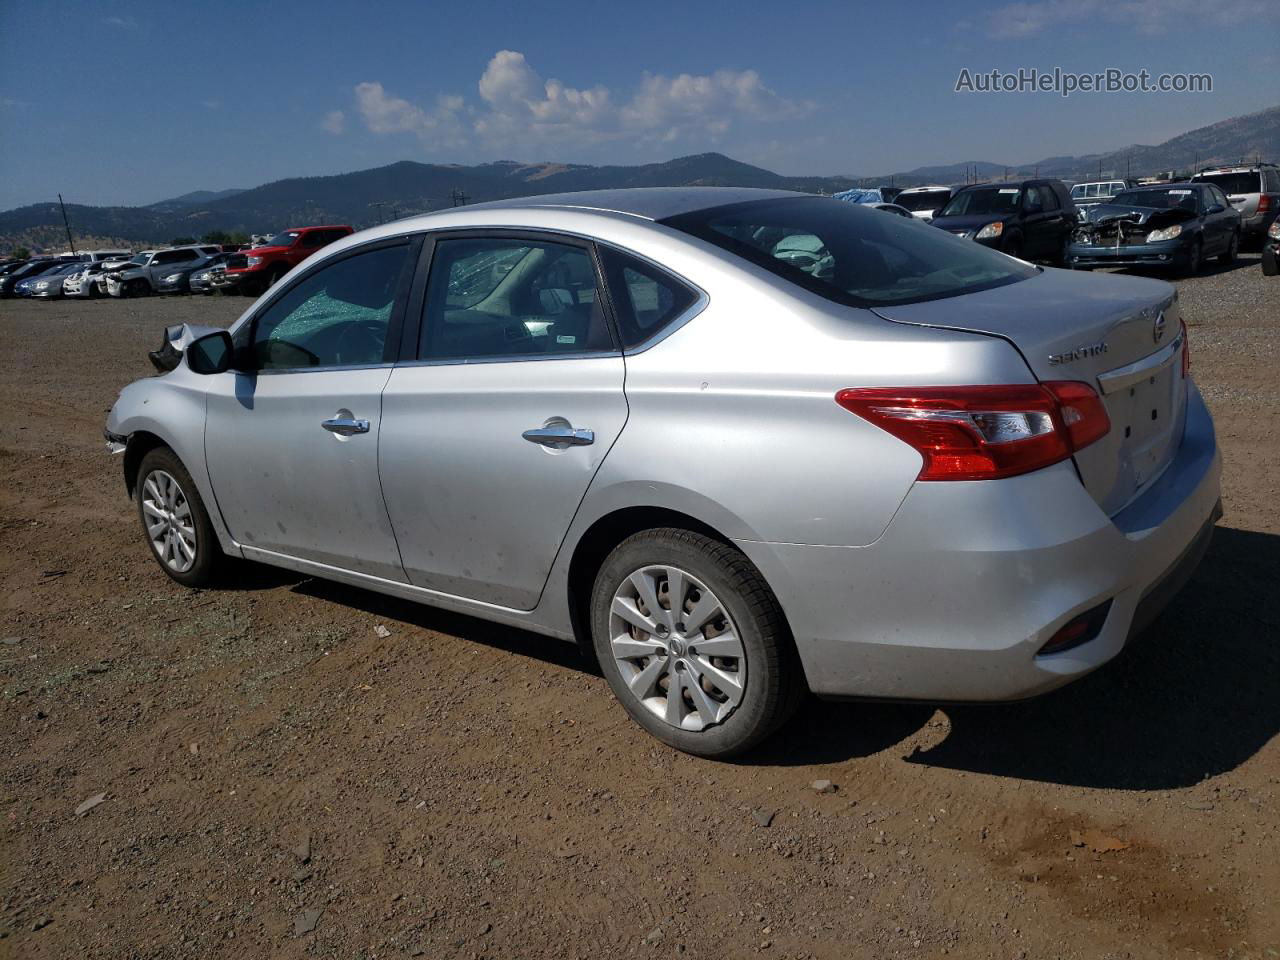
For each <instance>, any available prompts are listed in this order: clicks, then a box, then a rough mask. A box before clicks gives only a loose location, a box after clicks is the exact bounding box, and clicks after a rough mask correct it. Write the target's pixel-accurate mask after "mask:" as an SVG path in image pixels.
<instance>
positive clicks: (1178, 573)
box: [106, 187, 1221, 757]
mask: <svg viewBox="0 0 1280 960" xmlns="http://www.w3.org/2000/svg"><path fill="white" fill-rule="evenodd" d="M802 247H809V248H811V249H813V251H814V252H815V253H818V254H819V256H817V257H815V258H813V259H811V260H810V261H808V263H807V266H805V265H800V264H798V263H794V262H792V261H790V260H789V259H787V258H782V257H779V256H778V252H779V251H785V250H789V249H796V248H802ZM762 304H765V305H767V307H768V308H767V309H761V305H762ZM411 305H412V306H411ZM164 345H165V350H167V351H168V352H170V353H179V352H180V354H179V356H178V358H177V361H178V362H176V363H175V364H173V367H174V368H173V369H171V370H169V371H168V372H167V373H164V374H163V375H161V376H156V377H149V378H146V379H143V380H140V381H138V382H136V383H133V384H131V385H129V386H127V387H125V389H124V390H123V391H122V393H121V394H120V396H119V398H118V399H117V401H116V402H115V404H114V406H113V407H112V409H111V412H110V414H109V416H108V418H107V424H106V439H107V442H108V446H109V449H110V450H112V451H114V452H116V453H120V454H122V459H121V462H122V464H123V473H124V480H125V485H126V488H127V490H128V491H129V493H130V494H131V495H133V496H134V497H135V498H136V499H137V504H138V506H137V510H138V517H139V521H140V524H139V525H140V532H141V534H142V536H143V537H144V539H145V542H146V544H147V549H148V551H149V552H151V553H152V555H153V556H154V558H155V559H156V561H157V562H158V564H159V565H160V567H161V569H163V570H164V572H165V573H166V574H167V575H169V576H170V577H172V578H173V579H174V580H176V581H177V582H179V583H182V584H186V585H188V586H201V585H205V584H209V583H212V582H214V578H215V576H216V574H217V572H218V568H219V565H220V564H222V563H224V562H226V561H227V560H228V558H231V557H243V558H249V559H253V560H260V561H262V562H265V563H268V564H274V565H277V566H282V567H286V568H289V569H293V570H298V571H303V572H305V574H307V575H310V576H316V577H321V578H330V579H336V580H340V581H343V582H345V583H347V584H353V585H357V586H363V587H366V588H368V589H370V590H374V591H379V592H383V593H388V594H392V595H395V596H398V597H401V598H407V599H410V600H414V601H418V602H422V603H427V604H433V605H437V606H441V607H445V608H448V609H451V610H455V611H463V612H466V613H469V614H473V615H475V616H477V617H480V618H482V619H487V620H492V621H496V622H498V623H502V624H507V625H511V626H519V627H523V628H526V629H529V630H533V631H535V632H539V633H543V634H547V635H549V636H551V637H555V638H561V639H564V640H575V639H576V640H578V641H579V642H580V643H582V644H584V645H585V646H587V647H588V648H590V649H591V650H593V651H594V653H595V655H596V656H597V657H598V659H599V661H600V665H601V668H602V670H603V672H604V676H605V677H606V678H607V680H608V683H609V685H610V687H611V688H612V690H613V692H614V693H615V694H616V696H617V698H618V700H619V701H620V703H621V704H622V705H623V706H624V707H625V709H626V710H627V711H628V712H629V713H630V715H631V716H632V717H633V718H634V719H635V720H636V721H637V722H638V723H639V724H640V725H641V726H643V727H644V728H645V729H647V730H648V731H650V732H651V733H653V734H654V735H655V736H657V737H658V738H660V739H661V740H663V741H665V742H666V743H668V744H671V745H673V746H675V747H677V748H679V749H682V750H687V751H689V752H691V753H695V754H701V755H704V756H719V757H722V756H728V755H732V754H734V753H738V752H741V751H743V750H745V749H747V748H748V747H750V746H751V745H752V744H754V743H757V742H759V741H760V740H761V739H762V738H763V737H765V736H766V735H768V734H769V732H770V731H772V730H774V729H775V728H777V727H778V726H779V725H780V724H781V723H782V722H783V721H784V720H785V719H786V717H787V715H788V714H789V713H790V712H791V710H792V709H793V708H794V706H795V705H796V704H797V703H798V702H799V699H800V697H801V695H802V694H803V692H804V690H805V689H806V688H807V689H809V690H811V691H813V692H814V693H816V694H818V695H821V696H825V697H892V698H913V699H924V700H934V701H936V700H945V701H960V700H1015V699H1020V698H1023V697H1027V696H1031V695H1034V694H1038V693H1042V692H1045V691H1047V690H1050V689H1053V688H1055V687H1058V686H1060V685H1062V684H1064V683H1067V682H1069V681H1071V680H1073V679H1075V678H1077V677H1081V676H1083V675H1084V674H1087V673H1089V672H1090V671H1091V670H1093V669H1094V668H1096V667H1098V666H1100V665H1101V664H1103V663H1105V662H1106V661H1108V660H1110V659H1111V658H1112V657H1114V656H1115V655H1116V654H1118V653H1119V652H1120V651H1121V650H1122V649H1123V648H1124V646H1125V645H1126V643H1127V642H1128V638H1130V637H1131V636H1133V635H1134V634H1135V633H1137V632H1138V631H1139V630H1141V629H1142V628H1143V627H1144V626H1145V625H1146V624H1147V623H1149V622H1150V620H1151V618H1153V617H1154V616H1155V615H1156V614H1157V613H1158V612H1159V610H1160V609H1161V608H1162V607H1163V606H1164V604H1166V603H1167V602H1168V600H1169V598H1170V596H1171V595H1173V593H1174V592H1175V591H1176V590H1177V589H1178V587H1179V586H1180V585H1181V584H1182V583H1183V582H1184V581H1185V579H1186V578H1187V577H1188V576H1189V575H1190V572H1191V571H1192V570H1193V569H1194V568H1195V566H1196V564H1197V563H1198V562H1199V559H1200V557H1201V555H1202V554H1203V552H1204V550H1205V548H1206V546H1207V542H1208V539H1209V537H1210V535H1211V532H1212V529H1213V525H1214V522H1215V520H1216V518H1217V516H1218V515H1219V512H1220V510H1219V471H1220V463H1221V461H1220V457H1219V454H1218V448H1217V442H1216V440H1215V436H1214V429H1213V423H1212V420H1211V419H1210V416H1209V412H1208V410H1207V408H1206V407H1205V404H1204V402H1203V400H1202V399H1201V397H1200V394H1199V392H1198V391H1197V390H1196V387H1195V384H1194V382H1193V381H1192V379H1191V377H1190V374H1189V370H1188V353H1187V350H1186V330H1185V327H1184V324H1183V322H1182V317H1181V310H1180V307H1179V304H1178V300H1177V297H1176V294H1175V291H1174V289H1173V288H1172V287H1171V286H1169V285H1168V284H1166V283H1164V282H1163V281H1159V280H1154V279H1150V278H1144V277H1126V276H1111V275H1104V274H1080V273H1072V272H1070V271H1062V270H1041V269H1039V268H1037V267H1033V266H1031V265H1029V264H1026V263H1023V262H1021V261H1019V260H1015V259H1012V258H1010V257H1007V256H1003V255H1001V254H998V253H995V252H993V251H991V250H987V249H984V248H983V246H982V245H980V244H972V243H961V242H957V241H956V240H955V239H954V238H952V237H948V236H946V235H945V234H943V233H941V232H939V231H935V230H933V229H932V228H929V227H927V226H925V225H923V224H919V223H915V222H912V221H907V220H905V219H904V218H902V217H895V216H885V215H883V214H882V213H879V212H877V211H875V210H868V209H863V208H859V207H858V206H857V205H854V204H848V203H841V202H838V201H835V200H832V199H829V198H823V197H807V196H797V195H796V194H794V193H788V192H784V191H773V190H745V189H744V190H739V189H724V188H722V189H716V188H689V187H682V188H678V189H661V188H659V189H648V190H611V191H601V192H596V193H582V194H563V195H559V196H543V197H534V198H525V199H520V200H510V201H500V202H496V203H488V204H477V205H474V206H469V207H465V208H460V209H459V210H456V211H442V212H440V213H436V214H431V215H428V216H420V217H415V218H411V219H405V220H400V221H397V222H396V223H394V224H387V225H385V226H382V227H377V228H373V229H371V230H366V231H363V232H362V233H360V234H358V235H356V236H354V237H350V238H347V239H345V240H342V241H339V242H337V243H335V244H333V245H332V247H330V248H329V249H326V250H325V251H324V252H323V253H322V254H321V255H320V256H318V257H316V258H314V259H313V260H311V261H310V262H308V263H307V264H306V265H305V266H303V267H302V268H301V269H299V270H296V271H294V272H292V273H291V274H290V275H289V276H288V277H286V278H285V279H284V281H283V282H282V283H280V284H278V286H277V287H276V288H275V289H273V290H272V291H271V293H270V294H269V295H268V296H266V297H263V298H262V299H260V300H259V301H258V302H257V303H256V304H254V305H253V306H252V307H251V308H250V309H249V310H248V311H246V313H245V315H244V316H243V317H241V319H240V320H239V321H238V322H237V323H236V324H234V325H233V326H232V328H231V329H230V331H225V330H217V329H213V328H207V327H206V328H188V327H177V328H171V329H170V330H169V331H167V332H166V337H165V340H164ZM162 352H164V351H157V353H162ZM169 365H170V364H164V365H163V366H166V367H167V366H169ZM744 478H746V479H745V480H744ZM748 480H749V482H746V481H748ZM851 611H852V613H851ZM587 693H588V691H587V690H586V688H583V691H582V692H581V695H582V696H586V695H587ZM1063 722H1064V723H1069V722H1070V719H1069V718H1064V719H1063Z"/></svg>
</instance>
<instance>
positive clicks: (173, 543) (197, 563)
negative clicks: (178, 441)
mask: <svg viewBox="0 0 1280 960" xmlns="http://www.w3.org/2000/svg"><path fill="white" fill-rule="evenodd" d="M135 493H136V495H137V498H138V519H139V520H140V521H141V522H142V531H143V533H144V535H145V536H146V538H147V543H148V545H149V546H150V547H151V555H152V556H153V557H155V559H156V562H157V563H159V564H160V569H161V570H163V571H164V572H165V573H167V574H168V575H169V576H170V577H172V578H173V579H174V580H176V581H178V583H181V584H182V585H183V586H187V587H202V586H207V585H208V584H210V583H212V582H213V581H214V580H215V578H216V576H217V574H218V572H219V569H220V568H221V566H222V564H223V562H224V559H225V558H224V556H223V553H222V549H221V547H219V546H218V538H217V535H216V534H215V533H214V532H213V524H212V523H211V522H210V520H209V511H208V510H206V509H205V505H204V501H203V500H202V499H201V498H200V491H199V490H197V489H196V485H195V483H194V482H192V480H191V474H190V473H188V472H187V468H186V467H184V466H183V465H182V461H181V460H179V459H178V455H177V454H175V453H174V452H173V451H172V450H170V449H169V448H168V447H157V448H155V449H154V450H150V451H148V452H147V453H146V455H145V456H143V458H142V461H141V463H139V464H138V474H137V483H136V486H135Z"/></svg>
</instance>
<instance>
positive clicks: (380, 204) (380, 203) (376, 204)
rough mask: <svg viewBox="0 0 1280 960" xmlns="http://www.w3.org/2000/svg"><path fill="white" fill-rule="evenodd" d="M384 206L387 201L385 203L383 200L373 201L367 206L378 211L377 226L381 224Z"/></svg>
mask: <svg viewBox="0 0 1280 960" xmlns="http://www.w3.org/2000/svg"><path fill="white" fill-rule="evenodd" d="M386 205H387V201H385V200H375V201H373V203H371V204H369V206H371V207H377V209H378V223H379V224H381V223H382V222H383V220H382V208H383V207H385V206H386Z"/></svg>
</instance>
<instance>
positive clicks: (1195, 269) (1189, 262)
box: [1178, 240, 1204, 277]
mask: <svg viewBox="0 0 1280 960" xmlns="http://www.w3.org/2000/svg"><path fill="white" fill-rule="evenodd" d="M1201 251H1202V247H1201V245H1200V241H1199V240H1197V241H1196V242H1195V243H1193V244H1192V245H1191V248H1190V249H1189V250H1187V256H1186V259H1185V260H1183V261H1182V264H1181V266H1180V267H1179V270H1178V272H1179V273H1181V274H1182V275H1183V276H1184V277H1194V276H1195V275H1196V274H1197V273H1199V272H1200V266H1201V264H1202V263H1203V262H1204V258H1203V257H1202V256H1201Z"/></svg>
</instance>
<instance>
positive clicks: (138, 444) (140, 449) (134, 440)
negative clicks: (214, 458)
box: [123, 430, 189, 500]
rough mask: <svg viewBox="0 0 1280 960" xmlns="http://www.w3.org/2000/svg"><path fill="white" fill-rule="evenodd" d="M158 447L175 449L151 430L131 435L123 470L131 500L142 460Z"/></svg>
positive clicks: (125, 452) (127, 444) (126, 444)
mask: <svg viewBox="0 0 1280 960" xmlns="http://www.w3.org/2000/svg"><path fill="white" fill-rule="evenodd" d="M157 447H169V449H171V450H172V449H173V447H172V446H170V444H169V442H168V441H167V440H165V439H164V438H163V437H161V436H159V435H158V434H155V433H152V432H151V431H149V430H135V431H134V432H133V433H131V434H129V439H128V441H127V442H126V443H125V448H124V463H123V469H124V486H125V489H126V490H127V491H128V492H129V499H130V500H132V499H133V495H134V493H135V492H136V489H137V486H138V467H139V465H140V464H141V463H142V458H143V457H145V456H146V455H147V454H148V453H150V452H151V451H152V450H155V449H156V448H157ZM188 469H189V468H188Z"/></svg>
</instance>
